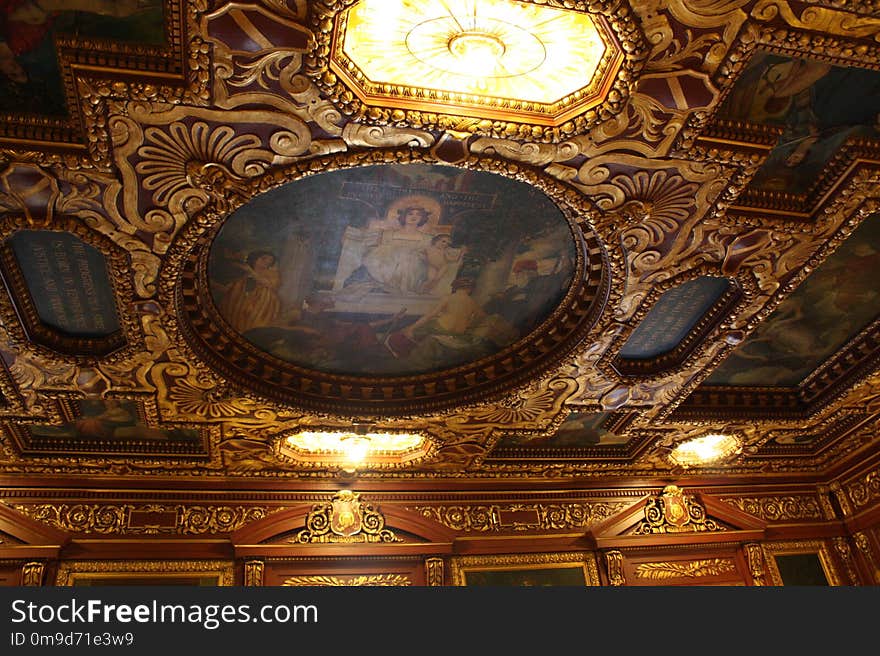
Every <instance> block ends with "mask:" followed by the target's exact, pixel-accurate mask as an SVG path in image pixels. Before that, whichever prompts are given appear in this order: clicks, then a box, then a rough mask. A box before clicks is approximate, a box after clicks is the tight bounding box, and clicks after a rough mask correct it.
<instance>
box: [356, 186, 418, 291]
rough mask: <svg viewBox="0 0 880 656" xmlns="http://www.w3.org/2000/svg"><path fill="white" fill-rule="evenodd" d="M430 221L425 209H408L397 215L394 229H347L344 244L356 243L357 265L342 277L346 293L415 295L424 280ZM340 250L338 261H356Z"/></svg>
mask: <svg viewBox="0 0 880 656" xmlns="http://www.w3.org/2000/svg"><path fill="white" fill-rule="evenodd" d="M429 218H430V212H429V210H428V209H427V208H425V207H422V206H420V205H416V204H413V205H409V206H406V207H402V208H401V209H399V210H398V211H397V220H396V222H395V224H394V225H390V226H388V225H372V226H370V227H368V228H367V229H366V230H360V229H356V228H349V229H348V230H347V231H346V240H347V241H349V242H354V241H355V240H357V241H358V242H359V250H361V253H360V264H359V266H357V267H356V268H353V271H352V272H351V274H350V275H348V276H346V277H345V280H344V282H343V285H342V286H343V287H344V288H346V289H347V291H349V292H351V291H354V290H361V291H364V292H385V293H389V294H401V295H407V294H419V293H421V290H422V287H423V285H424V284H425V283H426V282H427V280H428V261H427V254H426V250H427V249H428V248H430V246H431V239H432V238H433V237H434V236H435V235H434V234H432V233H431V232H429V231H427V230H425V229H424V225H425V224H426V223H427V222H428V219H429ZM351 253H352V249H351V247H350V246H349V248H348V249H346V248H345V247H344V249H343V257H342V258H340V260H341V262H340V266H344V262H343V261H342V260H344V259H347V258H351V259H352V261H354V260H353V258H355V257H356V255H352V254H351Z"/></svg>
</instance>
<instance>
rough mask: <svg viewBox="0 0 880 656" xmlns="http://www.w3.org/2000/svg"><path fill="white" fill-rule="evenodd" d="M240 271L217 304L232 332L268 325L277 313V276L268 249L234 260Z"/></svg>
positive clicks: (278, 312)
mask: <svg viewBox="0 0 880 656" xmlns="http://www.w3.org/2000/svg"><path fill="white" fill-rule="evenodd" d="M236 264H237V266H238V267H239V268H240V269H241V270H242V274H241V276H240V277H238V278H236V279H235V280H234V281H233V282H232V283H231V284H230V285H229V287H228V288H227V289H226V292H225V294H223V298H222V300H221V302H220V305H219V308H218V309H219V310H220V314H221V315H222V316H223V318H224V319H226V321H227V322H229V325H230V326H232V327H233V328H234V329H235V330H236V331H238V332H240V333H244V332H246V331H248V330H250V329H252V328H257V327H260V326H268V325H271V324H272V323H274V322H275V321H276V320H277V319H278V317H279V316H280V314H281V299H280V298H279V297H278V287H279V286H280V285H281V275H280V274H279V272H278V267H277V266H276V261H275V255H274V254H272V253H270V252H269V251H253V252H251V253H250V254H248V256H247V259H246V263H245V264H241V263H236Z"/></svg>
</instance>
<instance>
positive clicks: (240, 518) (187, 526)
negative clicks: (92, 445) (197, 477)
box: [13, 503, 282, 535]
mask: <svg viewBox="0 0 880 656" xmlns="http://www.w3.org/2000/svg"><path fill="white" fill-rule="evenodd" d="M13 507H14V508H15V509H16V510H18V511H19V512H21V513H23V514H25V515H27V516H29V517H31V518H33V519H35V520H37V521H39V522H43V523H45V524H48V525H49V526H54V527H56V528H60V529H63V530H65V531H70V532H72V533H96V534H100V535H117V534H129V535H137V534H159V533H175V534H180V535H205V534H222V533H231V532H232V531H235V530H237V529H239V528H241V527H242V526H244V525H246V524H248V523H250V522H253V521H256V520H258V519H262V518H263V517H266V516H267V515H269V514H270V513H272V512H277V511H279V510H282V508H281V507H277V508H275V507H273V508H271V509H270V508H267V507H261V506H229V505H217V506H212V505H192V506H190V505H165V504H113V503H108V504H96V503H92V504H90V503H79V504H67V503H63V504H52V503H46V504H36V505H31V504H15V505H14V506H13ZM132 513H137V515H138V522H139V523H138V524H137V525H132V522H131V519H132ZM169 514H170V515H174V521H173V524H171V525H168V524H167V523H165V522H167V520H164V518H163V522H162V523H160V522H159V520H158V517H160V516H165V515H169ZM151 516H153V517H155V518H157V519H156V522H155V523H152V524H151V522H150V517H151Z"/></svg>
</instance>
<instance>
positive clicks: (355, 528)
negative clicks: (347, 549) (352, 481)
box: [291, 490, 402, 543]
mask: <svg viewBox="0 0 880 656" xmlns="http://www.w3.org/2000/svg"><path fill="white" fill-rule="evenodd" d="M291 542H299V543H337V542H344V543H351V542H402V540H401V539H400V538H399V537H397V536H396V535H395V534H394V532H393V531H392V530H391V529H387V528H385V516H384V515H383V514H382V513H381V512H379V510H377V509H376V508H374V507H373V506H372V505H370V504H365V503H361V501H360V495H358V494H357V493H353V492H351V491H350V490H342V491H340V492H337V493H336V494H335V495H334V496H333V499H332V500H331V501H330V502H329V503H323V504H317V505H315V506H313V507H312V510H311V512H309V514H308V516H307V517H306V527H305V528H304V529H302V530H301V531H299V532H298V533H297V534H296V537H295V538H292V539H291Z"/></svg>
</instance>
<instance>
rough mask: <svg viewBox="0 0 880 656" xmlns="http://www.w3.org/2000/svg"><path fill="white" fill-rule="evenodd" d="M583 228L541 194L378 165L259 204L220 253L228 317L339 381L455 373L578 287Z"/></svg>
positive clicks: (285, 356) (232, 226) (522, 331)
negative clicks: (575, 227) (575, 233)
mask: <svg viewBox="0 0 880 656" xmlns="http://www.w3.org/2000/svg"><path fill="white" fill-rule="evenodd" d="M570 235H571V229H570V228H569V226H568V223H567V222H566V221H565V219H564V218H563V217H562V215H561V214H560V212H559V210H558V209H557V208H556V207H555V206H554V205H553V204H552V202H551V201H550V200H549V199H548V198H547V197H546V196H544V195H543V194H541V193H540V192H537V193H536V192H535V190H533V189H531V188H529V187H527V186H526V185H522V184H519V183H516V182H513V181H510V180H507V179H505V178H502V177H500V176H495V175H492V174H489V173H480V172H467V171H464V170H460V169H456V168H453V167H442V166H441V167H438V166H434V167H428V166H425V165H420V164H413V165H409V166H376V167H367V168H359V169H353V170H349V171H338V172H334V173H326V174H322V175H318V176H314V177H311V178H306V179H304V180H302V181H298V182H295V183H292V184H290V185H289V186H286V187H281V188H279V189H276V190H273V191H270V192H267V193H266V194H264V195H262V196H258V197H257V198H255V199H254V200H252V201H251V202H250V203H248V205H246V206H245V207H242V208H240V209H239V210H238V211H237V212H236V213H234V214H233V215H232V216H231V217H230V219H229V220H228V221H227V222H226V223H225V224H224V226H223V228H222V229H221V231H220V233H219V234H218V236H217V238H216V240H215V242H214V245H213V246H212V250H211V261H210V268H209V277H210V283H209V284H210V287H211V290H212V293H213V296H214V300H215V303H216V304H217V307H218V310H219V312H220V315H221V316H222V317H223V318H224V319H225V320H226V321H227V322H228V323H229V324H230V326H231V327H232V328H233V329H234V330H236V331H237V332H240V333H241V334H243V335H244V336H245V338H246V339H247V340H248V341H250V342H251V343H252V344H254V345H255V346H257V347H258V348H260V349H261V350H264V351H266V352H268V353H271V354H272V355H274V356H275V357H277V358H280V359H282V360H285V361H289V362H292V363H294V364H297V365H300V366H303V367H307V368H311V369H317V370H320V371H327V372H332V373H353V374H361V375H363V374H366V375H405V374H415V373H420V372H428V371H435V370H439V369H446V368H451V367H454V366H456V365H459V364H462V363H464V362H468V361H470V360H476V359H479V358H481V357H485V356H487V355H491V354H493V353H495V352H497V351H498V350H500V349H503V348H505V347H507V346H509V345H510V344H512V343H513V342H515V341H517V340H519V339H522V338H523V337H525V336H527V335H528V334H529V333H530V332H531V331H532V330H533V329H534V328H535V327H536V326H537V325H538V324H539V323H540V322H541V321H543V320H544V319H545V318H546V317H547V315H548V314H550V312H551V311H552V310H553V309H554V308H555V307H556V305H557V304H558V303H559V301H560V300H561V299H562V297H563V296H564V295H565V292H566V290H567V288H568V286H569V285H570V284H571V279H572V275H573V274H574V267H575V263H576V253H575V249H574V245H573V243H572V239H571V236H570Z"/></svg>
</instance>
